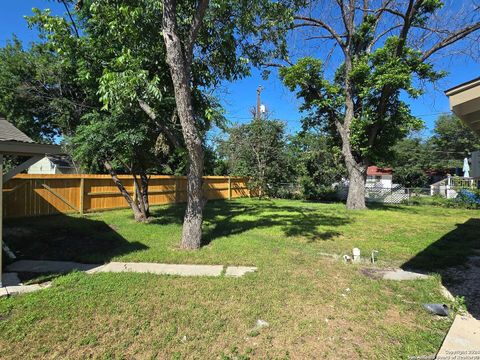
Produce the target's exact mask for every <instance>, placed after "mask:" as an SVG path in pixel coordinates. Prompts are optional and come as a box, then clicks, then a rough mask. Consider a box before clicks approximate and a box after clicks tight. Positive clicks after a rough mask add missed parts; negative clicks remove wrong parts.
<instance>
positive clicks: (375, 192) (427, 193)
mask: <svg viewBox="0 0 480 360" xmlns="http://www.w3.org/2000/svg"><path fill="white" fill-rule="evenodd" d="M267 189H268V196H269V197H271V198H277V199H302V198H303V196H304V195H303V191H302V186H301V185H300V184H299V183H269V184H268V185H267ZM333 195H335V193H334V194H333ZM347 195H348V186H340V187H337V190H336V198H337V200H340V201H346V200H347ZM432 195H434V194H432V190H431V189H430V188H406V187H403V186H400V185H396V186H395V185H394V186H393V187H392V188H384V187H379V186H368V185H367V186H366V188H365V200H366V201H367V202H369V203H382V204H414V203H417V202H418V201H419V200H420V201H421V200H422V198H431V197H432ZM333 198H335V196H333ZM332 200H334V199H332Z"/></svg>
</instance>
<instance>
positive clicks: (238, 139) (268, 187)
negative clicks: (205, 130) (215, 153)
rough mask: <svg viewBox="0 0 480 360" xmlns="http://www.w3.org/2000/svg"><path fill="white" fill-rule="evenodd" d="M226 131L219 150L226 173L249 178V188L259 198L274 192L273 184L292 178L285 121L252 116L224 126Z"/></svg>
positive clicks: (288, 180)
mask: <svg viewBox="0 0 480 360" xmlns="http://www.w3.org/2000/svg"><path fill="white" fill-rule="evenodd" d="M227 134H228V138H227V139H226V140H224V141H222V142H221V143H220V145H219V151H220V152H221V154H222V155H223V157H224V158H225V159H226V161H227V163H228V172H229V174H230V175H234V176H245V177H249V178H251V180H250V181H249V187H250V188H251V190H253V191H254V192H255V193H256V194H257V195H258V196H259V197H260V198H262V197H264V196H271V195H273V191H275V186H276V184H278V183H282V182H291V181H292V178H293V176H291V175H292V172H291V168H290V164H289V158H288V154H287V151H286V150H287V149H286V145H287V139H286V134H285V124H284V123H282V122H281V121H278V120H267V119H258V118H255V119H254V120H252V122H250V123H248V124H241V125H235V126H233V127H231V128H229V129H227Z"/></svg>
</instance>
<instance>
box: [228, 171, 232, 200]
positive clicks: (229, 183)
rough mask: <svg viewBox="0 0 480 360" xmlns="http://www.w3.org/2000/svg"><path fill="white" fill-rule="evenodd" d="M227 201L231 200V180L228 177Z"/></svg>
mask: <svg viewBox="0 0 480 360" xmlns="http://www.w3.org/2000/svg"><path fill="white" fill-rule="evenodd" d="M228 200H232V178H231V176H229V177H228Z"/></svg>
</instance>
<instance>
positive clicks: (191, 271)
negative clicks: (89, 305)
mask: <svg viewBox="0 0 480 360" xmlns="http://www.w3.org/2000/svg"><path fill="white" fill-rule="evenodd" d="M223 269H224V266H223V265H188V264H185V265H184V264H159V263H137V262H111V263H107V264H104V265H100V264H82V263H77V262H72V261H50V260H20V261H16V262H14V263H12V264H10V265H8V266H7V268H6V270H7V271H9V272H33V273H54V274H63V273H68V272H71V271H75V270H77V271H85V272H86V273H88V274H95V273H101V272H115V273H118V272H134V273H151V274H158V275H179V276H220V275H222V273H223ZM256 270H257V268H256V267H252V266H228V267H227V268H226V271H225V275H226V276H232V277H240V276H243V275H245V274H246V273H249V272H255V271H256Z"/></svg>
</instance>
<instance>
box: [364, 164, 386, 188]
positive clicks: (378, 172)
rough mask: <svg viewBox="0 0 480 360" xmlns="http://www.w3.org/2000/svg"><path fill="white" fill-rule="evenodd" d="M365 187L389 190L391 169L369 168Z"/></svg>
mask: <svg viewBox="0 0 480 360" xmlns="http://www.w3.org/2000/svg"><path fill="white" fill-rule="evenodd" d="M365 185H366V186H367V187H375V188H382V189H391V188H392V185H393V169H390V168H379V167H377V166H369V167H368V169H367V181H366V183H365Z"/></svg>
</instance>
